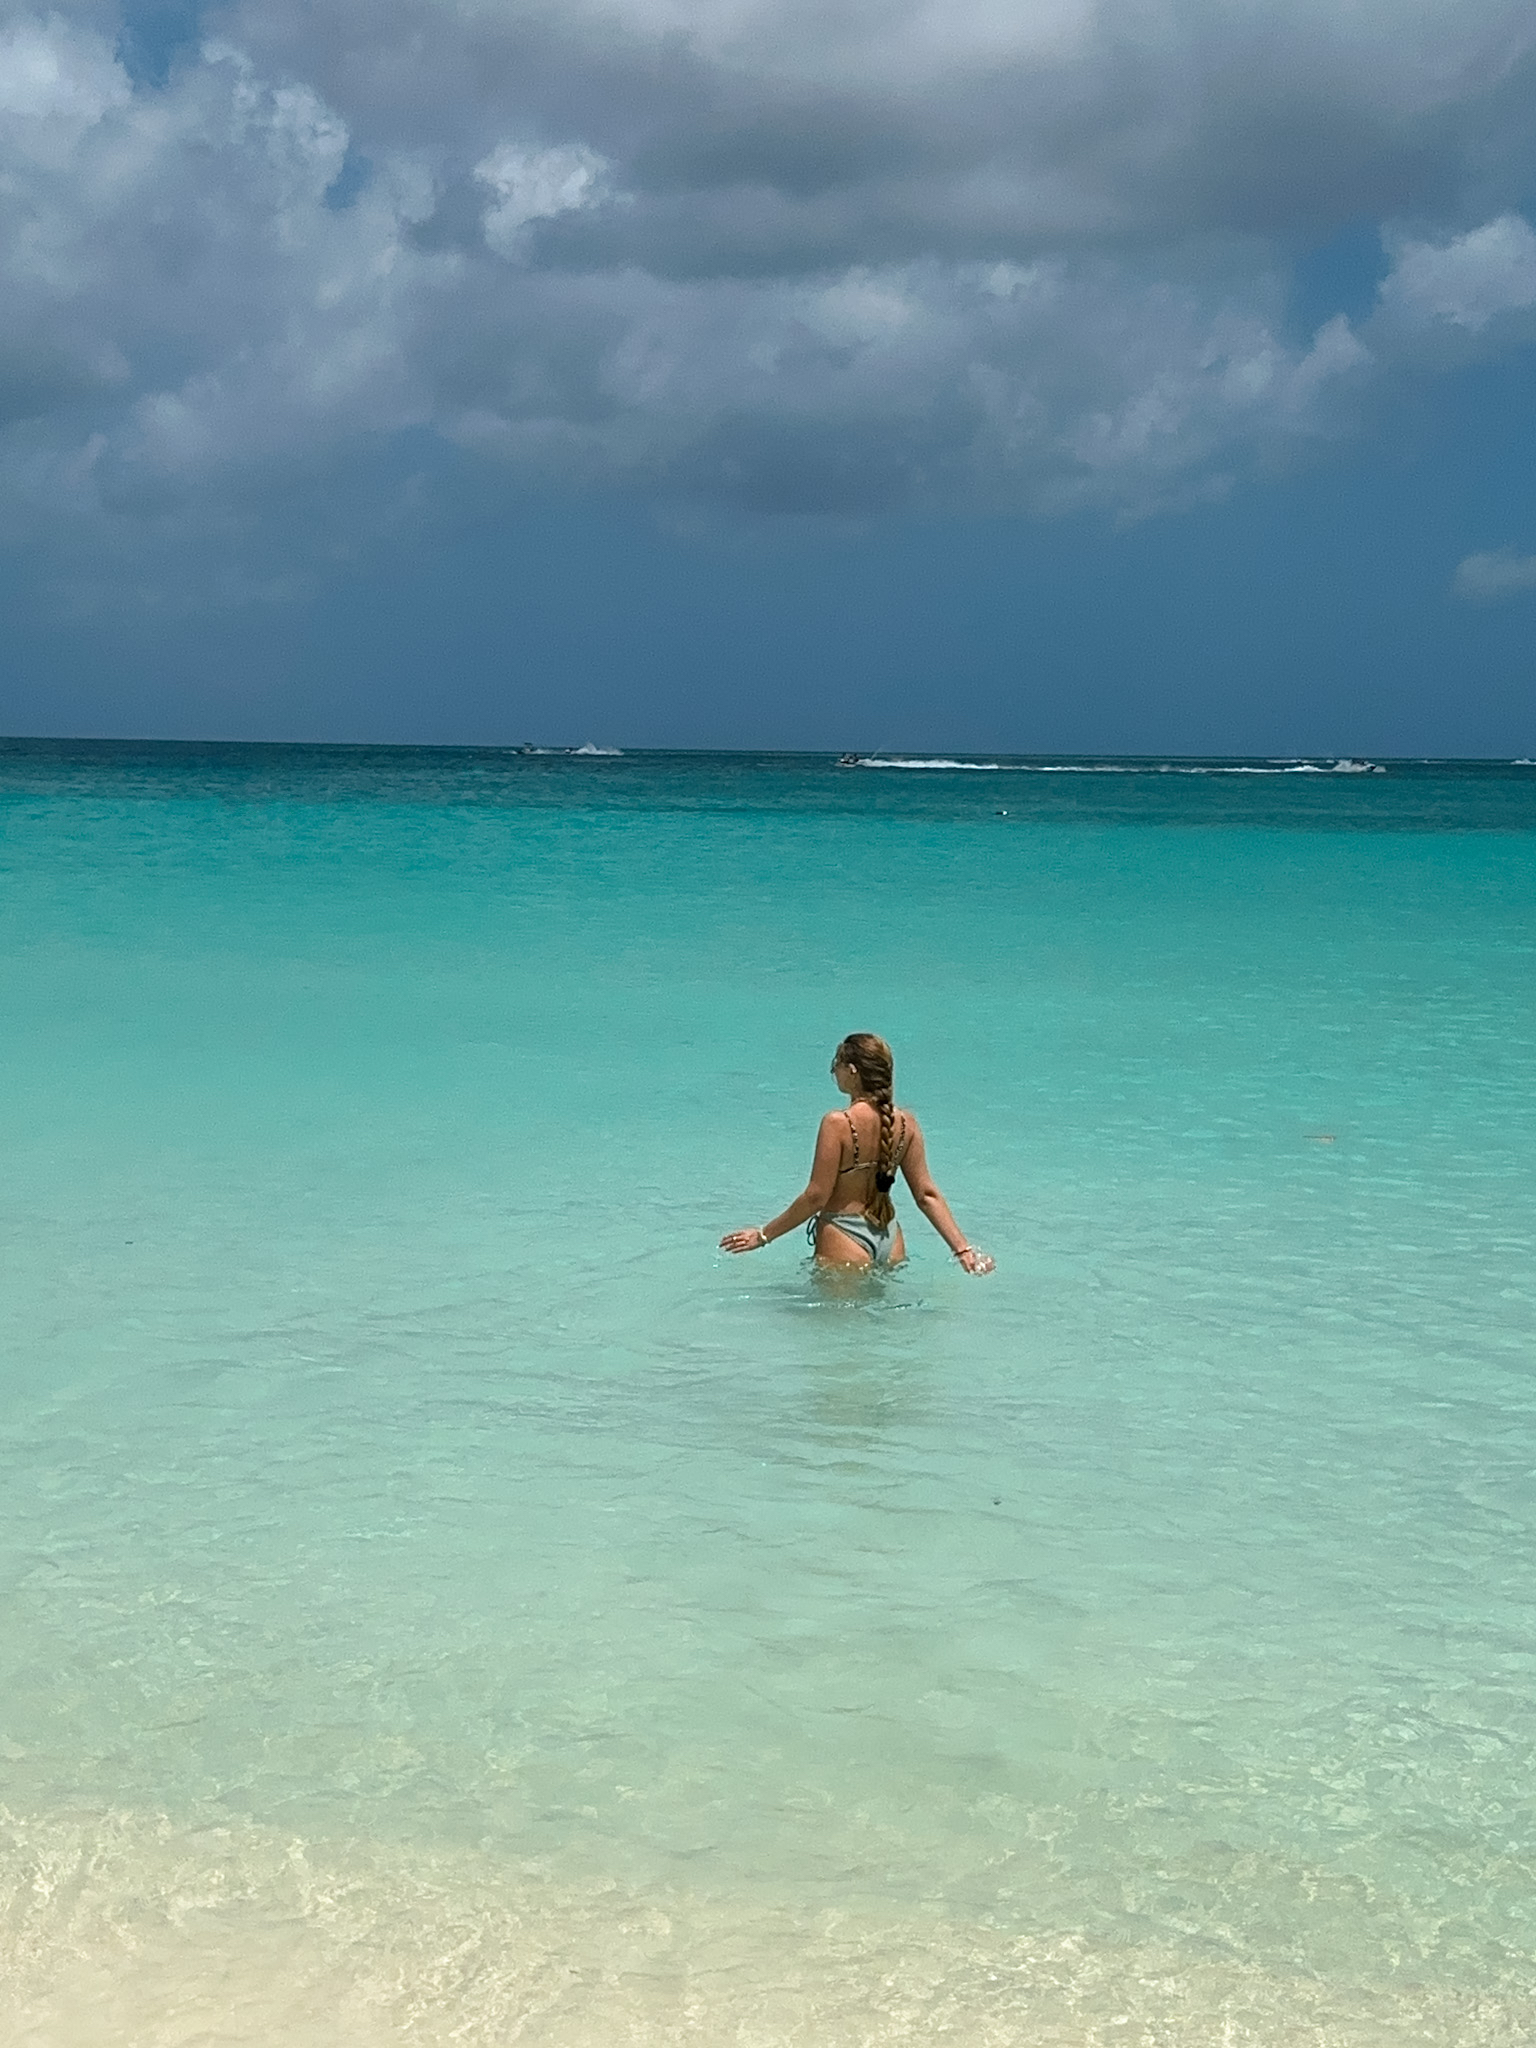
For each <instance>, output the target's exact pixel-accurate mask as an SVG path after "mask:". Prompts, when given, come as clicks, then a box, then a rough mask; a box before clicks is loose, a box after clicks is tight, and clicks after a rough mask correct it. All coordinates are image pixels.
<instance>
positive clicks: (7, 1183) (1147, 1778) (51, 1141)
mask: <svg viewBox="0 0 1536 2048" xmlns="http://www.w3.org/2000/svg"><path fill="white" fill-rule="evenodd" d="M1035 765H1036V766H1040V765H1044V764H1035ZM1053 765H1058V766H1069V767H1083V766H1086V765H1088V764H1053ZM1120 765H1122V766H1126V765H1128V764H1120ZM1169 765H1170V766H1171V767H1183V768H1192V767H1206V768H1209V767H1211V766H1212V765H1214V764H1198V763H1195V764H1191V763H1184V764H1169ZM1248 765H1250V766H1263V765H1268V764H1248ZM1001 811H1006V813H1007V815H1006V816H1000V815H998V813H999V812H1001ZM0 825H3V838H0V943H3V957H4V959H5V962H6V972H5V976H4V980H3V984H0V1049H3V1055H4V1067H5V1071H6V1073H7V1074H8V1076H9V1077H10V1079H11V1084H12V1085H11V1087H10V1089H9V1090H8V1091H7V1095H6V1098H5V1107H4V1112H3V1142H4V1148H5V1156H6V1162H7V1168H6V1172H5V1175H4V1177H3V1181H0V1218H3V1226H4V1240H5V1244H6V1261H5V1265H6V1273H5V1287H4V1295H3V1304H0V1336H3V1345H4V1377H3V1397H0V1589H3V1595H0V1597H3V1606H0V1806H3V1813H0V1941H3V1943H4V1944H5V1948H6V1956H5V1966H4V1968H3V1970H0V2021H3V2031H4V2038H5V2039H6V2040H7V2041H8V2042H16V2043H26V2044H39V2048H41V2044H47V2048H87V2044H89V2048H100V2044H103V2043H107V2042H112V2043H118V2042H122V2043H132V2044H134V2048H173V2044H174V2048H189V2044H192V2043H194V2042H195V2043H214V2042H217V2043H219V2044H233V2043H247V2042H249V2043H252V2044H255V2043H262V2044H274V2048H299V2044H303V2048H321V2044H337V2048H340V2044H343V2043H346V2044H352V2043H362V2044H374V2043H378V2044H380V2048H383V2044H395V2043H412V2044H433V2048H437V2044H449V2043H453V2044H470V2048H480V2044H498V2048H499V2044H502V2043H511V2042H514V2041H515V2042H519V2043H537V2044H541V2048H542V2044H587V2043H591V2044H603V2048H607V2044H610V2043H616V2042H624V2043H635V2044H660V2043H673V2042H678V2043H682V2042H687V2043H700V2044H715V2043H720V2044H724V2043H732V2044H737V2043H740V2044H752V2048H757V2044H762V2048H768V2044H779V2043H804V2044H815V2048H849V2044H855V2043H858V2044H865V2043H868V2044H874V2043H884V2042H924V2043H927V2042H931V2041H933V2040H935V2039H946V2040H952V2041H955V2042H957V2043H960V2044H963V2048H971V2044H1004V2043H1008V2044H1012V2043H1020V2044H1023V2043H1028V2044H1035V2043H1049V2044H1062V2048H1080V2044H1089V2043H1093V2044H1099V2043H1136V2044H1145V2043H1152V2044H1158V2048H1165V2044H1166V2048H1205V2044H1211V2048H1215V2044H1247V2043H1255V2044H1266V2048H1268V2044H1282V2043H1283V2044H1299V2043H1307V2044H1316V2048H1324V2044H1328V2048H1366V2044H1371V2048H1387V2044H1392V2048H1398V2044H1401V2043H1404V2042H1407V2041H1420V2042H1428V2043H1437V2044H1447V2048H1449V2044H1457V2048H1461V2044H1483V2043H1487V2044H1494V2043H1498V2044H1513V2043H1516V2042H1523V2041H1526V2040H1528V2039H1530V2038H1531V2037H1532V2036H1533V2035H1536V1964H1533V1962H1532V1960H1531V1958H1532V1956H1533V1954H1536V1792H1533V1787H1536V1639H1533V1630H1532V1599H1531V1585H1532V1566H1533V1548H1536V1545H1533V1533H1536V1489H1533V1484H1532V1474H1533V1466H1536V1450H1533V1444H1536V1372H1533V1365H1536V1356H1533V1345H1532V1304H1533V1296H1536V1282H1533V1278H1532V1275H1533V1270H1536V1268H1533V1260H1532V1253H1533V1240H1536V1182H1533V1178H1532V1171H1531V1161H1532V1157H1533V1154H1536V1006H1533V1000H1532V998H1533V994H1536V859H1533V853H1536V772H1532V771H1530V770H1524V769H1519V768H1507V769H1497V768H1491V767H1482V768H1480V767H1477V766H1473V765H1461V766H1458V765H1455V764H1389V767H1388V773H1386V774H1385V775H1382V776H1365V775H1360V776H1351V775H1346V776H1338V775H1332V774H1328V775H1310V776H1307V775H1303V776H1286V775H1276V776H1255V775H1250V776H1236V775H1217V774H1193V773H1190V774H1177V773H1156V772H1129V773H1120V774H1101V773H1094V774H1071V773H1062V774H1039V773H1032V772H1028V770H1027V768H1020V769H1018V772H1009V770H1008V769H1007V768H1004V769H999V770H997V771H995V772H990V771H989V772H984V773H970V772H966V771H962V770H955V771H946V770H933V771H927V772H923V773H910V774H900V773H885V774H865V773H856V772H839V771H838V770H836V769H834V768H833V767H832V765H831V764H830V762H827V761H825V760H820V759H808V758H807V759H784V758H778V759H767V758H765V759H753V758H743V759H734V758H723V757H713V758H711V757H697V758H693V757H685V756H673V757H667V756H636V757H624V758H618V759H602V758H600V759H586V760H578V759H571V758H564V757H546V758H538V757H532V758H528V757H519V756H515V755H507V754H497V753H492V752H485V753H474V752H465V753H447V752H434V751H425V750H424V751H420V752H411V751H404V750H402V751H389V750H367V749H354V750H346V749H319V748H316V749H281V748H254V747H253V748H239V747H230V748H174V747H137V748H136V747H113V746H105V745H103V746H96V747H92V746H86V745H62V744H60V745H54V746H49V745H45V744H42V743H22V742H12V743H8V745H6V746H5V747H4V748H3V749H0ZM859 1028H872V1029H877V1030H880V1031H882V1032H884V1033H885V1034H886V1035H887V1036H888V1037H890V1038H891V1039H892V1040H893V1042H894V1044H895V1046H896V1049H897V1055H898V1076H897V1079H898V1094H899V1095H900V1096H901V1098H902V1099H904V1100H906V1101H909V1102H911V1103H912V1104H914V1105H915V1106H916V1107H917V1108H918V1110H919V1111H920V1113H921V1114H922V1116H923V1118H924V1122H925V1125H926V1127H927V1129H928V1132H929V1139H930V1150H931V1154H932V1158H933V1163H934V1167H935V1170H936V1173H937V1175H938V1178H939V1181H940V1184H941V1185H942V1186H943V1187H944V1189H945V1191H946V1193H947V1194H948V1196H949V1197H950V1200H951V1202H952V1203H953V1205H954V1208H955V1210H956V1213H957V1215H958V1216H959V1218H960V1221H961V1223H962V1226H963V1227H964V1228H965V1229H966V1230H967V1232H968V1233H969V1234H970V1235H971V1236H972V1237H973V1238H974V1239H975V1241H976V1242H978V1243H980V1244H982V1245H984V1246H986V1247H987V1248H988V1249H989V1250H991V1251H992V1252H993V1253H994V1255H995V1256H996V1258H997V1261H998V1270H997V1272H996V1274H995V1275H993V1276H992V1277H990V1278H989V1279H986V1280H968V1279H966V1278H965V1276H963V1275H962V1274H960V1273H959V1272H958V1270H957V1269H956V1268H955V1267H954V1265H953V1263H952V1262H951V1261H949V1260H948V1259H947V1258H946V1257H945V1255H944V1251H943V1247H942V1246H941V1245H940V1243H939V1241H938V1239H937V1238H936V1237H934V1236H933V1235H932V1234H931V1233H930V1232H928V1231H927V1230H926V1228H925V1226H924V1225H923V1224H922V1223H921V1220H920V1219H916V1218H914V1216H913V1214H912V1211H911V1204H910V1200H909V1199H906V1198H905V1197H904V1196H903V1195H902V1193H901V1192H900V1191H898V1200H899V1201H901V1202H902V1204H903V1208H904V1220H905V1221H906V1224H907V1230H908V1238H909V1242H910V1243H911V1245H912V1249H913V1252H914V1257H913V1259H912V1262H911V1264H910V1266H909V1267H908V1268H907V1269H906V1270H905V1271H903V1272H901V1273H899V1274H897V1275H894V1276H891V1277H888V1278H883V1279H876V1280H866V1281H863V1282H860V1283H858V1284H856V1285H854V1286H853V1287H852V1288H847V1287H843V1288H838V1287H831V1286H828V1285H826V1284H818V1282H817V1280H816V1279H815V1277H814V1276H813V1275H812V1274H811V1273H810V1272H809V1271H808V1268H807V1265H806V1263H805V1259H804V1256H803V1248H802V1247H801V1245H800V1244H799V1243H798V1242H796V1241H788V1242H783V1243H780V1244H778V1245H776V1246H774V1247H773V1248H772V1249H771V1250H770V1251H768V1252H766V1253H763V1254H759V1255H755V1256H753V1257H750V1258H747V1259H743V1260H738V1261H728V1260H725V1259H722V1258H720V1257H719V1256H717V1254H716V1253H715V1251H714V1249H713V1247H714V1244H715V1240H716V1239H717V1238H718V1237H719V1236H720V1234H721V1233H722V1231H724V1230H726V1229H728V1228H732V1227H736V1226H739V1225H743V1224H749V1223H755V1222H757V1221H759V1220H761V1219H762V1218H763V1217H765V1216H768V1215H771V1214H772V1213H773V1212H774V1211H775V1210H776V1209H777V1208H779V1207H780V1206H781V1205H782V1204H783V1203H785V1202H786V1201H787V1200H788V1199H789V1197H790V1196H791V1195H792V1194H794V1193H795V1192H796V1191H797V1190H798V1188H799V1186H800V1185H801V1183H802V1181H803V1177H804V1171H805V1167H806V1165H807V1163H808V1158H809V1148H810V1141H811V1137H812V1135H813V1132H814V1127H815V1121H816V1118H817V1116H818V1115H819V1113H820V1112H821V1111H822V1110H823V1109H824V1108H825V1107H827V1106H828V1105H829V1086H830V1084H829V1083H828V1081H827V1079H826V1066H827V1060H828V1057H829V1055H830V1051H831V1048H832V1046H833V1045H834V1044H835V1042H836V1040H837V1039H838V1037H840V1036H841V1034H842V1033H843V1032H844V1031H846V1030H849V1029H859ZM1330 1141H1331V1142H1330Z"/></svg>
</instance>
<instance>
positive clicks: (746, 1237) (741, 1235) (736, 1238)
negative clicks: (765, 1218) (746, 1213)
mask: <svg viewBox="0 0 1536 2048" xmlns="http://www.w3.org/2000/svg"><path fill="white" fill-rule="evenodd" d="M767 1242H768V1240H767V1238H766V1237H764V1235H763V1232H762V1226H761V1225H760V1224H754V1225H753V1227H752V1229H751V1230H733V1231H732V1232H731V1234H730V1236H729V1237H722V1238H721V1240H720V1249H721V1251H723V1252H760V1251H761V1250H762V1248H763V1246H764V1245H765V1244H766V1243H767Z"/></svg>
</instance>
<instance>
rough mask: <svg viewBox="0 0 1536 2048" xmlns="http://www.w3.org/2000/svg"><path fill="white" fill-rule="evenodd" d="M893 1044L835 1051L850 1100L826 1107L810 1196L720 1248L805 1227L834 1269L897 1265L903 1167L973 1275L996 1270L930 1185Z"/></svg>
mask: <svg viewBox="0 0 1536 2048" xmlns="http://www.w3.org/2000/svg"><path fill="white" fill-rule="evenodd" d="M893 1065H894V1062H893V1060H892V1057H891V1048H890V1047H889V1046H888V1045H887V1044H886V1042H885V1040H884V1039H883V1038H876V1036H875V1034H874V1033H873V1032H872V1031H854V1032H851V1033H850V1034H849V1036H848V1037H847V1038H845V1039H844V1040H843V1042H842V1044H841V1045H840V1046H839V1047H838V1048H837V1051H836V1053H835V1054H834V1055H833V1059H832V1078H833V1080H834V1081H835V1082H836V1083H837V1085H838V1087H839V1088H841V1089H842V1091H843V1093H844V1094H845V1095H846V1096H847V1097H848V1098H849V1102H848V1107H847V1108H846V1109H829V1110H828V1111H827V1113H826V1115H825V1116H824V1117H823V1118H822V1120H821V1129H820V1130H819V1131H818V1132H817V1133H816V1156H815V1158H814V1159H813V1160H812V1161H811V1177H810V1179H809V1180H808V1181H807V1182H806V1186H805V1193H804V1194H803V1195H799V1196H797V1197H796V1199H795V1200H794V1201H793V1202H791V1203H790V1205H789V1207H788V1208H787V1209H785V1210H784V1211H783V1212H782V1213H781V1214H779V1215H777V1216H775V1217H774V1219H773V1221H772V1222H771V1223H759V1224H758V1225H757V1226H756V1228H755V1229H752V1230H733V1231H732V1232H731V1234H730V1236H729V1237H722V1238H721V1240H720V1249H721V1251H723V1252H756V1251H761V1250H762V1248H763V1246H764V1245H765V1244H772V1242H773V1240H774V1239H775V1238H776V1237H783V1236H784V1235H785V1233H786V1232H787V1231H791V1230H793V1229H795V1228H796V1226H797V1225H799V1224H801V1223H804V1224H806V1225H807V1226H808V1229H807V1235H808V1236H809V1237H810V1239H811V1242H812V1243H813V1244H814V1245H815V1247H816V1256H817V1258H818V1259H819V1260H820V1261H821V1262H822V1264H823V1265H827V1266H899V1265H900V1264H901V1262H902V1260H903V1259H904V1258H905V1257H906V1256H907V1247H906V1243H905V1241H904V1240H903V1238H902V1235H901V1225H900V1224H899V1223H898V1222H897V1221H896V1210H895V1207H894V1205H893V1204H892V1201H891V1188H892V1187H893V1186H894V1184H895V1180H896V1173H897V1169H898V1168H899V1169H900V1171H901V1173H902V1174H903V1175H904V1176H905V1179H906V1183H907V1186H908V1187H909V1188H910V1189H911V1190H912V1193H913V1196H914V1197H915V1199H916V1201H917V1206H918V1207H919V1209H921V1210H922V1212H923V1214H924V1215H925V1216H926V1217H927V1218H928V1221H929V1222H930V1223H931V1224H932V1225H933V1227H934V1229H935V1230H936V1231H937V1232H938V1233H939V1235H940V1237H942V1238H943V1240H944V1242H945V1243H946V1244H947V1245H948V1246H949V1248H950V1250H951V1252H952V1253H953V1254H954V1256H955V1257H956V1258H957V1259H958V1260H959V1261H960V1263H961V1265H962V1266H964V1268H965V1270H966V1271H967V1273H990V1272H991V1271H992V1261H991V1260H990V1259H989V1258H988V1257H987V1255H986V1253H985V1252H979V1251H977V1250H976V1249H975V1247H974V1246H972V1245H969V1244H967V1243H966V1241H965V1236H964V1234H963V1232H962V1231H961V1229H960V1226H959V1224H958V1223H957V1222H956V1221H955V1219H954V1217H953V1216H951V1215H950V1213H949V1204H948V1202H946V1201H945V1199H944V1197H943V1196H942V1195H941V1194H940V1193H939V1191H938V1189H937V1188H936V1187H935V1186H934V1184H933V1175H932V1174H931V1173H930V1172H929V1171H928V1154H927V1152H926V1150H925V1149H924V1146H923V1132H922V1126H921V1125H920V1124H919V1123H918V1121H917V1118H916V1117H915V1116H914V1115H913V1114H912V1112H911V1110H910V1109H898V1108H897V1107H896V1105H895V1103H894V1102H893V1101H892V1100H891V1074H892V1067H893Z"/></svg>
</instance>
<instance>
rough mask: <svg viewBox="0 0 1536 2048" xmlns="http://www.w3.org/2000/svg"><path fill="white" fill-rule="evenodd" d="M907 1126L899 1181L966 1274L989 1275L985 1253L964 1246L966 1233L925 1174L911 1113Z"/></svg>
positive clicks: (919, 1129) (922, 1148)
mask: <svg viewBox="0 0 1536 2048" xmlns="http://www.w3.org/2000/svg"><path fill="white" fill-rule="evenodd" d="M907 1122H908V1124H909V1125H910V1126H911V1130H912V1135H911V1137H910V1138H909V1139H908V1141H907V1149H906V1151H905V1152H904V1153H903V1154H902V1159H901V1172H902V1178H903V1179H904V1180H905V1181H906V1183H907V1186H908V1187H909V1188H910V1189H911V1190H912V1195H913V1199H914V1200H915V1201H916V1203H917V1206H918V1207H919V1209H921V1210H922V1212H923V1214H924V1215H925V1216H926V1217H927V1218H928V1221H929V1222H930V1223H931V1224H932V1225H933V1227H934V1229H935V1230H936V1231H937V1232H938V1233H939V1235H940V1237H942V1238H943V1240H944V1242H945V1243H946V1244H947V1245H948V1246H949V1248H950V1250H951V1251H952V1252H953V1253H954V1255H955V1257H956V1258H957V1259H958V1260H959V1261H960V1263H961V1265H962V1266H964V1268H965V1270H966V1271H967V1273H990V1272H991V1271H992V1261H991V1259H989V1258H988V1257H987V1255H986V1253H985V1252H979V1251H977V1250H976V1248H975V1246H974V1245H970V1244H967V1243H966V1241H965V1232H964V1231H963V1230H962V1229H961V1228H960V1226H959V1224H958V1223H957V1222H956V1221H955V1219H954V1217H953V1216H952V1215H951V1214H950V1209H949V1204H948V1202H946V1201H945V1199H944V1197H943V1196H942V1195H941V1194H940V1193H939V1190H938V1186H937V1184H936V1182H935V1181H934V1178H933V1175H932V1174H931V1173H930V1172H929V1171H928V1148H927V1146H926V1145H925V1144H924V1143H923V1131H922V1126H921V1125H920V1124H919V1123H918V1120H917V1118H916V1117H915V1116H913V1115H912V1113H911V1112H910V1110H909V1111H908V1112H907Z"/></svg>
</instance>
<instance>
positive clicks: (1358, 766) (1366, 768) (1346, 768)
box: [1333, 755, 1387, 775]
mask: <svg viewBox="0 0 1536 2048" xmlns="http://www.w3.org/2000/svg"><path fill="white" fill-rule="evenodd" d="M1333 772H1334V774H1335V775H1385V774H1386V772H1387V771H1386V769H1385V768H1378V767H1377V765H1376V763H1375V762H1374V761H1356V760H1353V759H1351V758H1350V757H1349V756H1348V755H1345V757H1344V758H1343V759H1342V760H1339V761H1335V762H1334V764H1333Z"/></svg>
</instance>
